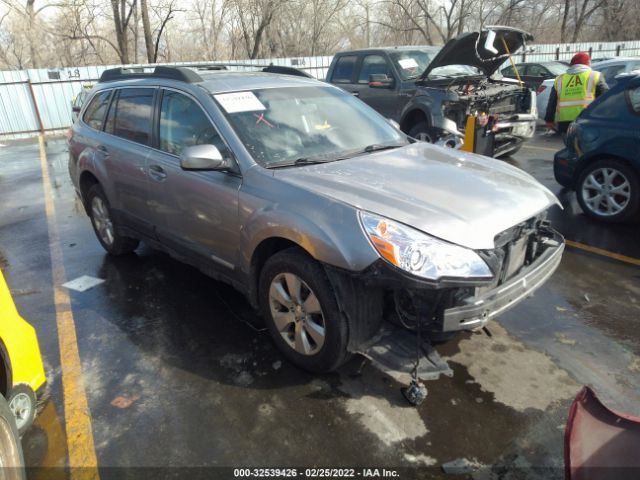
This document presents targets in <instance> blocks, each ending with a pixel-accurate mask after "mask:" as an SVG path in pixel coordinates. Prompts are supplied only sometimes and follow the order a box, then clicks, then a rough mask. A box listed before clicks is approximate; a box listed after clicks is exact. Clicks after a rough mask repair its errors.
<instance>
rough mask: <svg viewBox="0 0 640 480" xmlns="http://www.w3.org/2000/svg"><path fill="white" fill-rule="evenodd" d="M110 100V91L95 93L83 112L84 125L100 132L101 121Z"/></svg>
mask: <svg viewBox="0 0 640 480" xmlns="http://www.w3.org/2000/svg"><path fill="white" fill-rule="evenodd" d="M110 99H111V90H107V91H105V92H99V93H97V94H96V95H95V96H94V97H93V99H92V100H91V103H90V104H89V106H88V107H87V109H86V110H85V112H84V116H83V117H82V120H84V123H86V124H87V125H89V126H90V127H91V128H95V129H96V130H102V121H103V120H104V115H105V113H107V108H108V107H109V100H110Z"/></svg>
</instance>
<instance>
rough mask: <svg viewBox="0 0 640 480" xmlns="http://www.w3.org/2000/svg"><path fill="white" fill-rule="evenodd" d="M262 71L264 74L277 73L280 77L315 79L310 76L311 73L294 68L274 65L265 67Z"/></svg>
mask: <svg viewBox="0 0 640 480" xmlns="http://www.w3.org/2000/svg"><path fill="white" fill-rule="evenodd" d="M262 71H263V72H264V73H277V74H279V75H293V76H296V77H307V78H315V77H314V76H313V75H310V74H309V73H307V72H305V71H303V70H300V69H298V68H293V67H284V66H281V65H274V64H273V63H272V64H271V65H269V66H268V67H264V68H263V69H262Z"/></svg>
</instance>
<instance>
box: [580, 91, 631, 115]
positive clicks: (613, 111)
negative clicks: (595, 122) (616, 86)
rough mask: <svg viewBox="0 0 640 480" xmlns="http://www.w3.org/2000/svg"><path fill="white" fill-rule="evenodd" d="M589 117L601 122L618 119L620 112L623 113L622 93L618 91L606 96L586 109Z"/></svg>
mask: <svg viewBox="0 0 640 480" xmlns="http://www.w3.org/2000/svg"><path fill="white" fill-rule="evenodd" d="M587 111H588V114H589V116H591V117H593V118H599V119H603V120H611V119H616V118H619V117H620V116H621V115H620V114H621V112H624V111H625V107H624V98H623V92H622V91H618V92H616V93H613V94H607V96H606V98H603V99H602V101H600V102H598V103H596V104H594V105H593V106H592V107H589V108H588V110H587Z"/></svg>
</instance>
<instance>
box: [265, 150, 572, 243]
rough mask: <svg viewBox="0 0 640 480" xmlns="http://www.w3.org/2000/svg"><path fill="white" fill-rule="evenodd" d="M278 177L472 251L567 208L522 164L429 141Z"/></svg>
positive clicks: (279, 173) (288, 171)
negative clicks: (543, 214) (550, 212)
mask: <svg viewBox="0 0 640 480" xmlns="http://www.w3.org/2000/svg"><path fill="white" fill-rule="evenodd" d="M275 176H276V177H277V178H279V179H281V180H283V181H284V182H286V183H289V184H292V185H296V186H298V187H301V188H304V189H305V190H307V191H311V192H315V193H317V194H320V195H323V196H325V197H328V198H331V199H333V200H338V201H341V202H343V203H347V204H349V205H352V206H354V207H356V208H359V209H361V210H366V211H368V212H372V213H376V214H379V215H382V216H385V217H387V218H390V219H393V220H396V221H399V222H402V223H404V224H406V225H410V226H412V227H413V228H416V229H418V230H421V231H422V232H425V233H428V234H430V235H432V236H435V237H438V238H440V239H443V240H446V241H449V242H452V243H455V244H458V245H462V246H465V247H467V248H472V249H491V248H494V237H495V236H496V235H497V234H498V233H500V232H503V231H504V230H506V229H508V228H510V227H512V226H514V225H516V224H518V223H520V222H522V221H524V220H527V219H529V218H531V217H533V216H534V215H536V214H538V213H540V212H542V211H543V210H546V209H547V208H548V207H549V206H551V205H553V204H554V203H557V204H558V205H560V203H559V202H558V199H557V198H556V197H555V196H554V195H553V194H552V193H551V192H550V191H549V190H548V189H547V188H545V187H544V186H542V185H541V184H540V183H538V182H537V181H536V180H535V179H534V178H533V177H532V176H530V175H529V174H527V173H525V172H524V171H522V170H520V169H518V168H515V167H512V166H510V165H508V164H506V163H504V162H502V161H499V160H494V159H492V158H487V157H481V156H478V155H473V154H469V153H465V152H461V151H459V150H454V149H450V148H444V147H438V146H435V145H432V144H429V143H423V142H418V143H414V144H411V145H407V146H405V147H401V148H398V149H394V150H387V151H382V152H378V153H373V154H369V155H364V156H358V157H354V158H351V159H347V160H340V161H336V162H331V163H325V164H318V165H309V166H304V167H296V168H287V169H282V170H276V171H275Z"/></svg>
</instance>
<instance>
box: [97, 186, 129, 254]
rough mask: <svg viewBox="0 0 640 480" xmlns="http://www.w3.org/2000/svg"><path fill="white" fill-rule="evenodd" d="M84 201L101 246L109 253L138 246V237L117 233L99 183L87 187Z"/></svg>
mask: <svg viewBox="0 0 640 480" xmlns="http://www.w3.org/2000/svg"><path fill="white" fill-rule="evenodd" d="M86 202H87V211H88V212H89V218H91V225H92V226H93V231H94V232H95V234H96V237H97V238H98V241H99V242H100V245H102V248H104V249H105V250H106V251H107V252H108V253H110V254H111V255H126V254H127V253H131V252H133V251H134V250H135V249H136V248H137V247H138V244H139V243H140V241H139V240H138V239H136V238H131V237H125V236H123V235H120V234H119V233H118V228H117V225H116V224H115V222H114V221H113V215H112V213H111V207H110V206H109V201H108V200H107V196H106V195H105V194H104V191H103V190H102V187H101V186H100V185H99V184H95V185H93V186H92V187H91V188H90V189H89V192H88V193H87V198H86Z"/></svg>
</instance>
